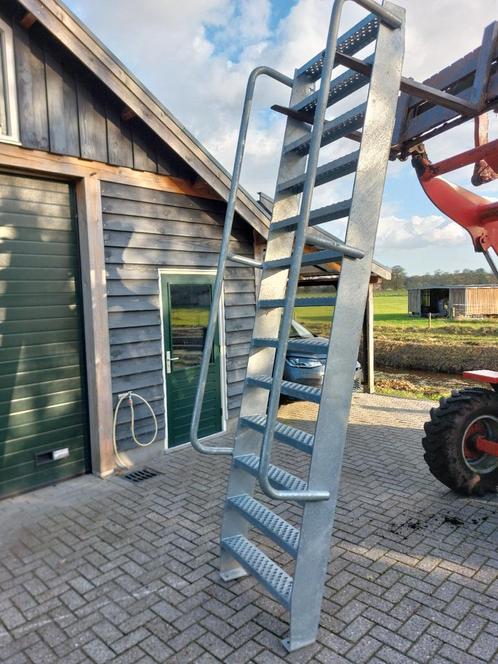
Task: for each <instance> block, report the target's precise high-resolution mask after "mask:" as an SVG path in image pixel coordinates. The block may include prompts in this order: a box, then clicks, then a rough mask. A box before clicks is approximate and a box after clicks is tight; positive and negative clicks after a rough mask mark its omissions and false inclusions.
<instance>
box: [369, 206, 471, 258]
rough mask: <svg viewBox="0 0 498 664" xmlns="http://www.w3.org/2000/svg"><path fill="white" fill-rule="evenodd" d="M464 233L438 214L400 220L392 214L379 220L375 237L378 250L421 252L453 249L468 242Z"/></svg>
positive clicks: (459, 227)
mask: <svg viewBox="0 0 498 664" xmlns="http://www.w3.org/2000/svg"><path fill="white" fill-rule="evenodd" d="M468 242H469V240H468V236H467V233H466V232H465V231H464V230H463V228H461V226H458V225H457V224H455V223H454V222H452V221H449V220H448V219H446V218H445V217H442V216H440V215H435V214H433V215H429V216H426V217H419V216H416V215H415V216H412V217H410V218H409V219H403V218H401V217H397V216H395V215H390V216H387V217H382V218H381V220H380V223H379V232H378V235H377V245H376V246H377V249H379V250H390V249H410V250H411V249H422V248H429V247H442V248H443V247H444V248H448V247H455V246H459V245H462V244H466V243H468Z"/></svg>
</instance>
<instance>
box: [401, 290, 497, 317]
mask: <svg viewBox="0 0 498 664" xmlns="http://www.w3.org/2000/svg"><path fill="white" fill-rule="evenodd" d="M408 312H409V313H411V314H412V315H414V316H428V315H429V314H432V315H435V316H448V317H449V318H474V317H483V316H484V317H488V316H498V285H495V284H477V285H472V286H462V285H458V286H431V287H427V288H411V289H409V290H408Z"/></svg>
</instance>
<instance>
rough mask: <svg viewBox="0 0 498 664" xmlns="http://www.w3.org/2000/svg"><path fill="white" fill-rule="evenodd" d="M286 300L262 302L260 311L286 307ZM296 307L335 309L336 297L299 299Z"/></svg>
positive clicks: (260, 302)
mask: <svg viewBox="0 0 498 664" xmlns="http://www.w3.org/2000/svg"><path fill="white" fill-rule="evenodd" d="M284 306H285V300H260V301H259V302H258V307H259V308H260V309H275V308H278V307H284ZM294 306H295V307H334V306H335V297H298V298H297V299H296V301H295V304H294Z"/></svg>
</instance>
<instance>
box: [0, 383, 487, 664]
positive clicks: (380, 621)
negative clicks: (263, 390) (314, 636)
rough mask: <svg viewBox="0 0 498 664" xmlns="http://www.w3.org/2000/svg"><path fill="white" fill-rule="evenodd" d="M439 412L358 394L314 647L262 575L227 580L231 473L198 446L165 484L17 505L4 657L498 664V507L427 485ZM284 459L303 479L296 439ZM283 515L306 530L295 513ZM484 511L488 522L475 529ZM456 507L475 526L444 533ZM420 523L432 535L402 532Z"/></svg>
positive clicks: (68, 491) (97, 485) (165, 465)
mask: <svg viewBox="0 0 498 664" xmlns="http://www.w3.org/2000/svg"><path fill="white" fill-rule="evenodd" d="M429 407H430V404H424V403H422V402H411V401H403V400H398V399H392V398H389V397H379V396H375V395H371V396H368V395H355V397H354V400H353V409H352V415H351V424H350V427H349V433H348V436H349V441H348V446H347V449H346V465H345V468H346V470H345V473H344V475H343V478H342V482H341V488H340V495H339V502H338V513H337V519H336V528H335V532H334V546H333V548H332V550H331V563H330V566H329V573H328V576H327V581H326V588H325V600H324V602H323V612H322V619H321V626H320V630H319V635H318V641H317V643H316V644H315V645H314V646H313V647H312V648H308V649H306V650H303V651H301V652H297V653H293V654H291V655H289V654H287V653H286V652H285V650H284V649H283V647H282V644H281V638H282V637H283V636H285V635H286V632H287V629H288V616H287V615H286V613H285V612H284V611H283V610H282V608H281V607H280V605H278V603H276V602H275V601H274V600H273V599H272V598H270V597H268V596H267V595H266V594H264V593H263V592H262V590H261V588H260V587H259V586H258V585H257V584H256V583H255V581H254V579H252V578H250V577H246V578H243V579H240V580H238V581H236V582H233V583H229V584H226V583H223V582H222V581H221V580H220V579H219V576H218V572H217V565H218V544H217V542H218V538H219V526H220V511H221V507H222V503H223V498H224V492H225V488H226V473H227V468H228V465H227V464H228V462H227V460H226V459H218V458H216V459H215V458H205V457H200V456H198V455H196V454H195V453H194V452H193V451H192V450H190V449H188V448H183V449H181V450H176V451H175V452H174V453H172V454H168V455H167V457H161V458H157V459H156V460H154V462H153V464H154V467H157V468H158V469H160V470H162V471H163V474H162V475H161V477H160V481H157V482H156V481H155V480H151V481H150V482H151V483H150V484H149V485H147V486H146V485H145V484H144V485H143V486H141V487H134V486H133V485H128V484H127V483H125V482H123V480H120V479H117V478H114V479H110V480H109V481H106V482H102V481H101V480H99V479H97V478H95V477H92V476H88V477H83V478H79V479H77V480H73V481H70V482H67V483H64V484H61V485H58V486H56V487H49V488H47V489H42V490H40V491H39V492H36V494H33V496H34V497H35V495H36V501H33V504H36V511H33V510H31V508H30V507H29V505H24V504H23V501H25V500H26V497H23V498H21V499H16V498H14V499H9V500H7V501H3V503H2V510H1V511H0V528H1V532H2V533H3V532H8V533H9V541H8V542H7V543H6V542H4V541H3V540H2V542H0V588H1V592H2V595H1V598H0V661H2V662H4V661H5V662H7V661H9V660H12V661H16V660H18V661H19V662H23V663H24V662H28V664H31V663H32V662H33V657H35V658H36V653H38V661H37V662H36V664H45V661H40V657H42V656H43V658H44V659H46V660H47V662H49V661H51V659H52V661H56V662H63V664H80V662H85V663H86V662H89V663H91V662H93V664H96V663H97V662H99V661H103V662H105V661H112V662H113V663H114V662H116V663H117V664H133V663H135V662H140V663H141V664H149V663H151V662H156V663H161V664H162V662H173V663H175V662H178V663H181V664H185V663H187V662H195V663H196V664H197V662H199V664H209V663H210V662H214V661H219V662H227V663H228V664H238V663H239V662H240V663H241V664H246V662H257V663H264V664H267V663H268V664H271V662H287V663H288V664H293V663H294V662H296V663H298V664H303V663H304V662H319V663H321V664H325V663H328V662H333V663H334V664H343V663H344V662H347V663H348V664H361V662H368V664H381V663H383V664H391V663H396V664H398V663H399V664H422V663H424V662H428V663H429V664H475V662H479V663H480V664H483V662H484V663H491V662H492V661H493V659H497V661H498V657H497V653H496V647H497V642H498V582H497V579H498V576H497V574H498V553H497V552H496V548H497V547H496V544H497V542H498V511H497V510H496V505H498V499H495V498H493V497H491V498H490V499H489V501H481V500H476V499H466V498H457V497H455V496H453V495H452V494H450V493H448V492H445V490H444V488H443V487H441V486H440V485H438V483H437V482H436V481H435V480H434V479H433V478H432V477H431V476H430V474H429V473H428V471H427V469H426V467H425V464H424V461H423V458H422V454H421V448H420V435H421V434H420V432H421V425H422V423H423V422H424V421H425V419H426V417H427V412H428V408H429ZM315 412H316V409H315V407H314V406H312V405H310V404H301V403H294V404H288V405H285V406H283V407H282V409H281V412H280V418H281V419H282V421H288V422H289V423H290V424H292V422H293V421H294V422H296V421H300V425H301V426H303V427H304V428H306V427H308V426H309V427H312V420H313V415H314V413H315ZM400 423H402V426H400ZM284 454H285V464H286V466H287V467H289V469H290V470H291V472H293V471H294V472H296V473H297V474H299V472H300V466H301V465H302V456H301V455H299V454H298V453H294V452H293V451H290V450H288V449H286V448H284V447H283V446H281V447H277V448H276V456H277V459H276V461H277V462H279V459H280V461H281V460H282V458H283V455H284ZM393 478H395V480H394V479H393ZM186 486H189V487H190V488H191V490H190V491H189V492H187V491H186V489H185V487H186ZM278 511H279V513H280V514H281V515H282V516H283V518H286V519H288V520H289V521H291V522H293V523H296V524H299V515H300V508H298V507H297V506H288V505H279V506H278ZM482 513H485V514H486V516H487V520H486V521H485V522H483V523H482V524H481V525H477V524H476V523H473V520H475V519H476V518H479V516H480V515H481V514H482ZM445 514H449V515H453V516H456V517H458V518H459V519H460V520H461V521H462V524H461V525H459V526H454V525H453V526H451V527H450V525H449V524H444V523H443V522H442V517H441V516H438V515H445ZM415 522H418V523H420V524H421V527H420V528H418V529H417V528H410V527H405V526H404V525H403V524H405V525H406V523H415ZM404 527H405V531H403V528H404ZM256 538H257V536H256ZM257 541H261V540H260V539H258V538H257ZM275 555H277V556H279V558H278V560H279V562H280V563H286V561H287V558H286V557H285V556H283V555H282V554H281V553H279V552H277V551H276V550H275ZM40 653H41V654H40ZM54 658H55V659H54Z"/></svg>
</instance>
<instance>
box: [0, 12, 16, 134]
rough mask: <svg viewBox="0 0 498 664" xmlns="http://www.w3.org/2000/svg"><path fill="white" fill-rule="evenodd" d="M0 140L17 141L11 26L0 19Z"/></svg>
mask: <svg viewBox="0 0 498 664" xmlns="http://www.w3.org/2000/svg"><path fill="white" fill-rule="evenodd" d="M0 141H3V142H11V143H18V142H19V119H18V116H17V95H16V72H15V65H14V41H13V38H12V28H11V27H10V26H9V25H8V24H7V23H5V21H2V19H0Z"/></svg>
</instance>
